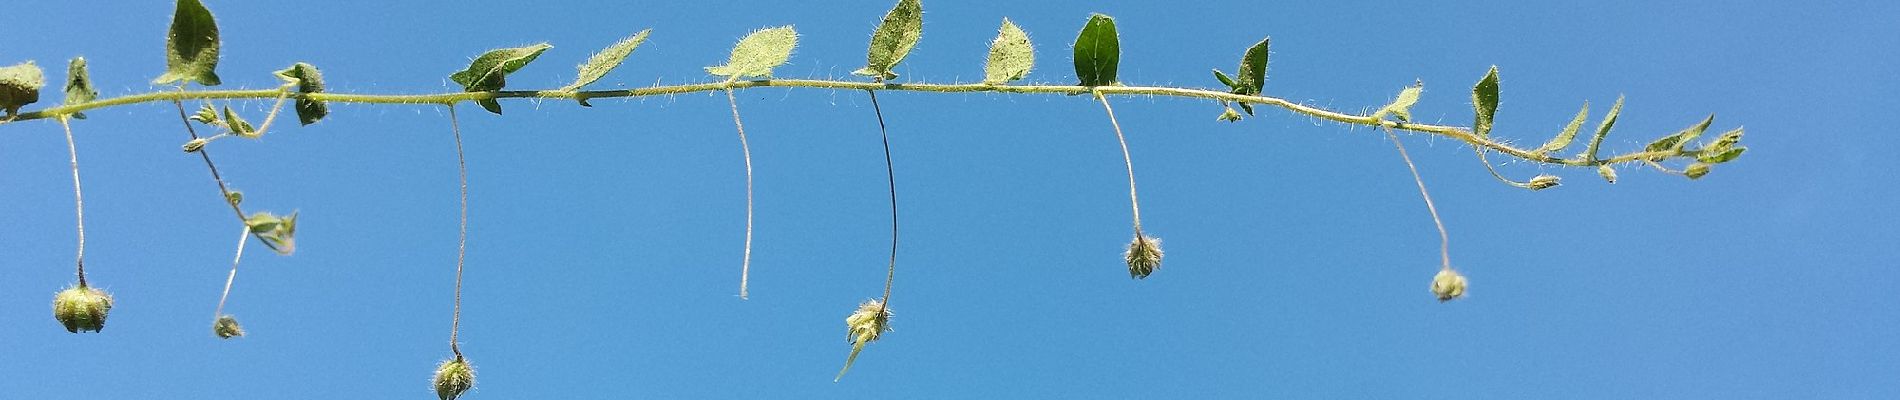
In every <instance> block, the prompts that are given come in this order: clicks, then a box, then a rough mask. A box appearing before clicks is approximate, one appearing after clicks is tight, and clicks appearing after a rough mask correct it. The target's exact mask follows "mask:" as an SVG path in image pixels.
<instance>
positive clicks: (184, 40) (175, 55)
mask: <svg viewBox="0 0 1900 400" xmlns="http://www.w3.org/2000/svg"><path fill="white" fill-rule="evenodd" d="M217 69H218V21H217V20H216V19H213V18H212V17H211V10H208V9H205V5H204V3H202V2H199V0H178V8H177V10H176V11H174V12H173V13H172V29H171V32H169V33H167V34H165V74H164V75H159V76H158V79H155V80H153V81H152V84H154V85H164V84H170V83H173V82H177V83H179V84H180V85H183V84H186V83H192V82H197V83H198V84H199V85H204V86H217V85H219V84H220V83H223V82H221V81H219V80H218V73H217Z"/></svg>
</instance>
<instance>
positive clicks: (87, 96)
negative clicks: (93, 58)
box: [64, 57, 99, 118]
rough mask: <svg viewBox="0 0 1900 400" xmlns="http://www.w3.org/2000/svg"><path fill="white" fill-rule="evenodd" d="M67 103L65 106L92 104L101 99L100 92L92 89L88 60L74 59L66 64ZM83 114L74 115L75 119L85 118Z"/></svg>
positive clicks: (82, 58)
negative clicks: (87, 65) (87, 67)
mask: <svg viewBox="0 0 1900 400" xmlns="http://www.w3.org/2000/svg"><path fill="white" fill-rule="evenodd" d="M65 89H66V101H65V102H64V104H65V105H69V106H70V105H74V104H81V103H87V102H91V101H92V100H93V99H97V98H99V90H97V89H94V88H93V87H92V77H91V74H89V73H87V72H86V58H85V57H73V60H72V61H71V62H68V63H66V88H65ZM85 117H86V116H85V115H82V114H73V118H85Z"/></svg>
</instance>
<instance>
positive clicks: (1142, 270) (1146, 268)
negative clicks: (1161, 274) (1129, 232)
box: [1125, 235, 1161, 279]
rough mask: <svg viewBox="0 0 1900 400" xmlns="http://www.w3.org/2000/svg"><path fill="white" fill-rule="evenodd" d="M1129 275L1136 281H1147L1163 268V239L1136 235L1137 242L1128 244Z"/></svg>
mask: <svg viewBox="0 0 1900 400" xmlns="http://www.w3.org/2000/svg"><path fill="white" fill-rule="evenodd" d="M1125 256H1126V257H1127V258H1128V275H1129V276H1132V277H1134V278H1135V279H1146V278H1148V274H1153V273H1154V272H1155V269H1157V268H1161V239H1156V238H1152V237H1148V236H1145V235H1136V236H1135V241H1134V242H1131V243H1129V244H1128V254H1126V255H1125Z"/></svg>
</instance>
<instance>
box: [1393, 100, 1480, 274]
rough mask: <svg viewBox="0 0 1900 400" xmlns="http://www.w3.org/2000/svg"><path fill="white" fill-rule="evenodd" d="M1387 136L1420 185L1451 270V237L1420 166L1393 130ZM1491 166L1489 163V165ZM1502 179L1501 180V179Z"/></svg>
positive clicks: (1442, 256)
mask: <svg viewBox="0 0 1900 400" xmlns="http://www.w3.org/2000/svg"><path fill="white" fill-rule="evenodd" d="M1385 136H1386V137H1389V138H1392V145H1393V146H1397V147H1398V148H1399V158H1402V159H1404V160H1405V168H1406V169H1410V170H1412V182H1415V183H1418V195H1419V197H1424V198H1425V210H1426V211H1431V213H1432V224H1435V225H1438V240H1439V242H1438V256H1439V258H1440V260H1442V261H1443V263H1444V264H1443V268H1444V269H1446V270H1450V269H1451V235H1450V234H1447V233H1445V221H1444V220H1441V219H1439V218H1438V206H1436V205H1433V204H1432V194H1431V192H1427V191H1425V178H1423V177H1420V176H1419V175H1418V166H1417V165H1413V164H1412V156H1411V155H1410V154H1406V153H1405V143H1404V142H1402V141H1400V140H1399V135H1397V134H1393V133H1392V130H1391V129H1386V130H1385ZM1487 165H1489V163H1487ZM1500 179H1501V178H1500Z"/></svg>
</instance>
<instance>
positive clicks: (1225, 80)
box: [1214, 68, 1240, 90]
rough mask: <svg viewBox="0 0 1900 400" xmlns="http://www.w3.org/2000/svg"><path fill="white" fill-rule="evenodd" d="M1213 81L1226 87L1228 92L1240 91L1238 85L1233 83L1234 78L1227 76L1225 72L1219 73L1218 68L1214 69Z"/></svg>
mask: <svg viewBox="0 0 1900 400" xmlns="http://www.w3.org/2000/svg"><path fill="white" fill-rule="evenodd" d="M1214 79H1215V80H1218V81H1220V84H1222V85H1227V88H1228V89H1230V90H1240V83H1239V82H1234V78H1232V77H1229V76H1227V73H1226V72H1221V71H1220V68H1215V69H1214Z"/></svg>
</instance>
